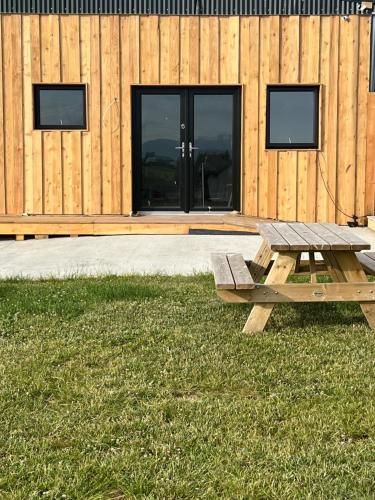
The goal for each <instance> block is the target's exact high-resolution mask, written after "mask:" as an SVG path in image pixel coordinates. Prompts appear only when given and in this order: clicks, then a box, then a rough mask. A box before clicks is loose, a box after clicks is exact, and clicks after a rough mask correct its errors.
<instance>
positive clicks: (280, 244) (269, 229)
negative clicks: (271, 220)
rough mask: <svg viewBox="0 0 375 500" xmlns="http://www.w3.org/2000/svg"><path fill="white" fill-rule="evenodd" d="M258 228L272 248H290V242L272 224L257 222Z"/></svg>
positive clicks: (277, 250)
mask: <svg viewBox="0 0 375 500" xmlns="http://www.w3.org/2000/svg"><path fill="white" fill-rule="evenodd" d="M257 228H258V231H259V234H260V235H261V236H262V237H263V238H264V240H265V241H266V242H267V244H268V246H269V248H270V249H271V250H274V251H275V252H279V251H285V250H289V248H290V247H289V243H288V242H287V241H286V239H285V238H283V237H282V236H281V234H280V233H279V232H278V231H277V230H276V229H275V228H274V227H273V225H272V224H257Z"/></svg>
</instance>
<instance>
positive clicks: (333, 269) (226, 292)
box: [213, 223, 375, 332]
mask: <svg viewBox="0 0 375 500" xmlns="http://www.w3.org/2000/svg"><path fill="white" fill-rule="evenodd" d="M258 231H259V233H260V235H261V236H262V238H263V241H262V244H261V246H260V248H259V250H258V253H257V254H256V256H255V258H254V260H253V261H251V262H249V263H247V265H246V263H245V261H244V260H243V259H242V256H240V255H224V254H217V255H216V256H215V255H214V256H213V264H214V273H215V282H216V288H217V293H218V295H219V296H220V297H221V298H222V299H223V300H225V301H227V302H251V303H254V307H253V308H252V310H251V313H250V316H249V318H248V320H247V322H246V325H245V327H244V330H243V331H244V332H259V331H263V330H264V328H265V326H266V324H267V321H268V319H269V317H270V315H271V313H272V310H273V308H274V307H275V305H276V304H278V303H281V302H329V301H330V302H343V301H345V302H346V301H347V302H353V301H355V302H359V304H360V306H361V309H362V311H363V314H364V315H365V317H366V318H367V321H368V323H369V325H370V327H371V328H373V329H374V328H375V283H369V282H368V280H367V276H366V274H365V272H364V270H363V267H362V265H361V264H360V262H359V260H358V258H357V255H356V252H359V251H361V250H368V249H370V245H369V244H368V243H366V242H365V241H363V240H362V239H361V238H359V237H358V236H356V235H355V234H354V233H353V232H352V231H350V230H349V229H348V228H344V227H340V226H338V225H336V224H318V223H314V224H303V223H262V224H258ZM303 252H307V253H308V259H307V260H304V261H303V260H302V259H301V254H302V253H303ZM316 253H320V254H321V256H322V260H316V259H315V256H316ZM274 254H276V257H275V259H274V260H273V257H274ZM361 255H364V254H361ZM225 259H226V260H225ZM267 273H268V274H267ZM265 274H267V276H266V279H265V281H264V283H262V282H261V279H262V277H263V276H264V275H265ZM291 274H308V275H310V283H287V279H288V277H289V275H291ZM320 274H328V275H330V276H331V278H332V281H333V283H318V279H317V276H318V275H320Z"/></svg>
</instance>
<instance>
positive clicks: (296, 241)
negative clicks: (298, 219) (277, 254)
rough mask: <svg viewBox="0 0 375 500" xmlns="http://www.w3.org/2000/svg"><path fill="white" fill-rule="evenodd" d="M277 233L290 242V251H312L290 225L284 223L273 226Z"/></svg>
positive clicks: (307, 243)
mask: <svg viewBox="0 0 375 500" xmlns="http://www.w3.org/2000/svg"><path fill="white" fill-rule="evenodd" d="M272 226H273V227H274V228H275V229H276V231H277V232H278V233H279V234H280V235H281V236H282V237H283V238H284V239H285V240H286V241H287V242H288V244H289V250H292V251H295V250H297V251H300V250H310V249H311V248H310V244H309V242H308V241H306V240H305V239H304V238H303V237H302V236H301V235H299V234H298V233H297V232H296V231H295V230H294V229H293V228H292V227H291V226H290V225H289V224H284V223H282V222H279V223H275V224H272Z"/></svg>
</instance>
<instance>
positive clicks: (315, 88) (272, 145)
mask: <svg viewBox="0 0 375 500" xmlns="http://www.w3.org/2000/svg"><path fill="white" fill-rule="evenodd" d="M275 91H276V92H284V93H285V92H298V91H301V92H306V91H311V92H313V93H314V96H315V110H314V111H315V112H314V116H313V120H314V123H313V130H314V140H313V142H295V143H292V144H291V143H289V142H288V143H281V142H280V143H276V142H271V140H270V132H271V116H270V114H271V109H270V108H271V106H270V99H271V92H275ZM319 111H320V85H318V84H316V85H304V84H296V85H282V84H281V85H267V105H266V149H281V150H295V149H301V150H304V149H312V150H314V149H319V125H320V113H319Z"/></svg>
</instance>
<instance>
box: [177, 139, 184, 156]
mask: <svg viewBox="0 0 375 500" xmlns="http://www.w3.org/2000/svg"><path fill="white" fill-rule="evenodd" d="M175 149H180V150H181V158H185V143H184V142H181V146H176V147H175Z"/></svg>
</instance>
